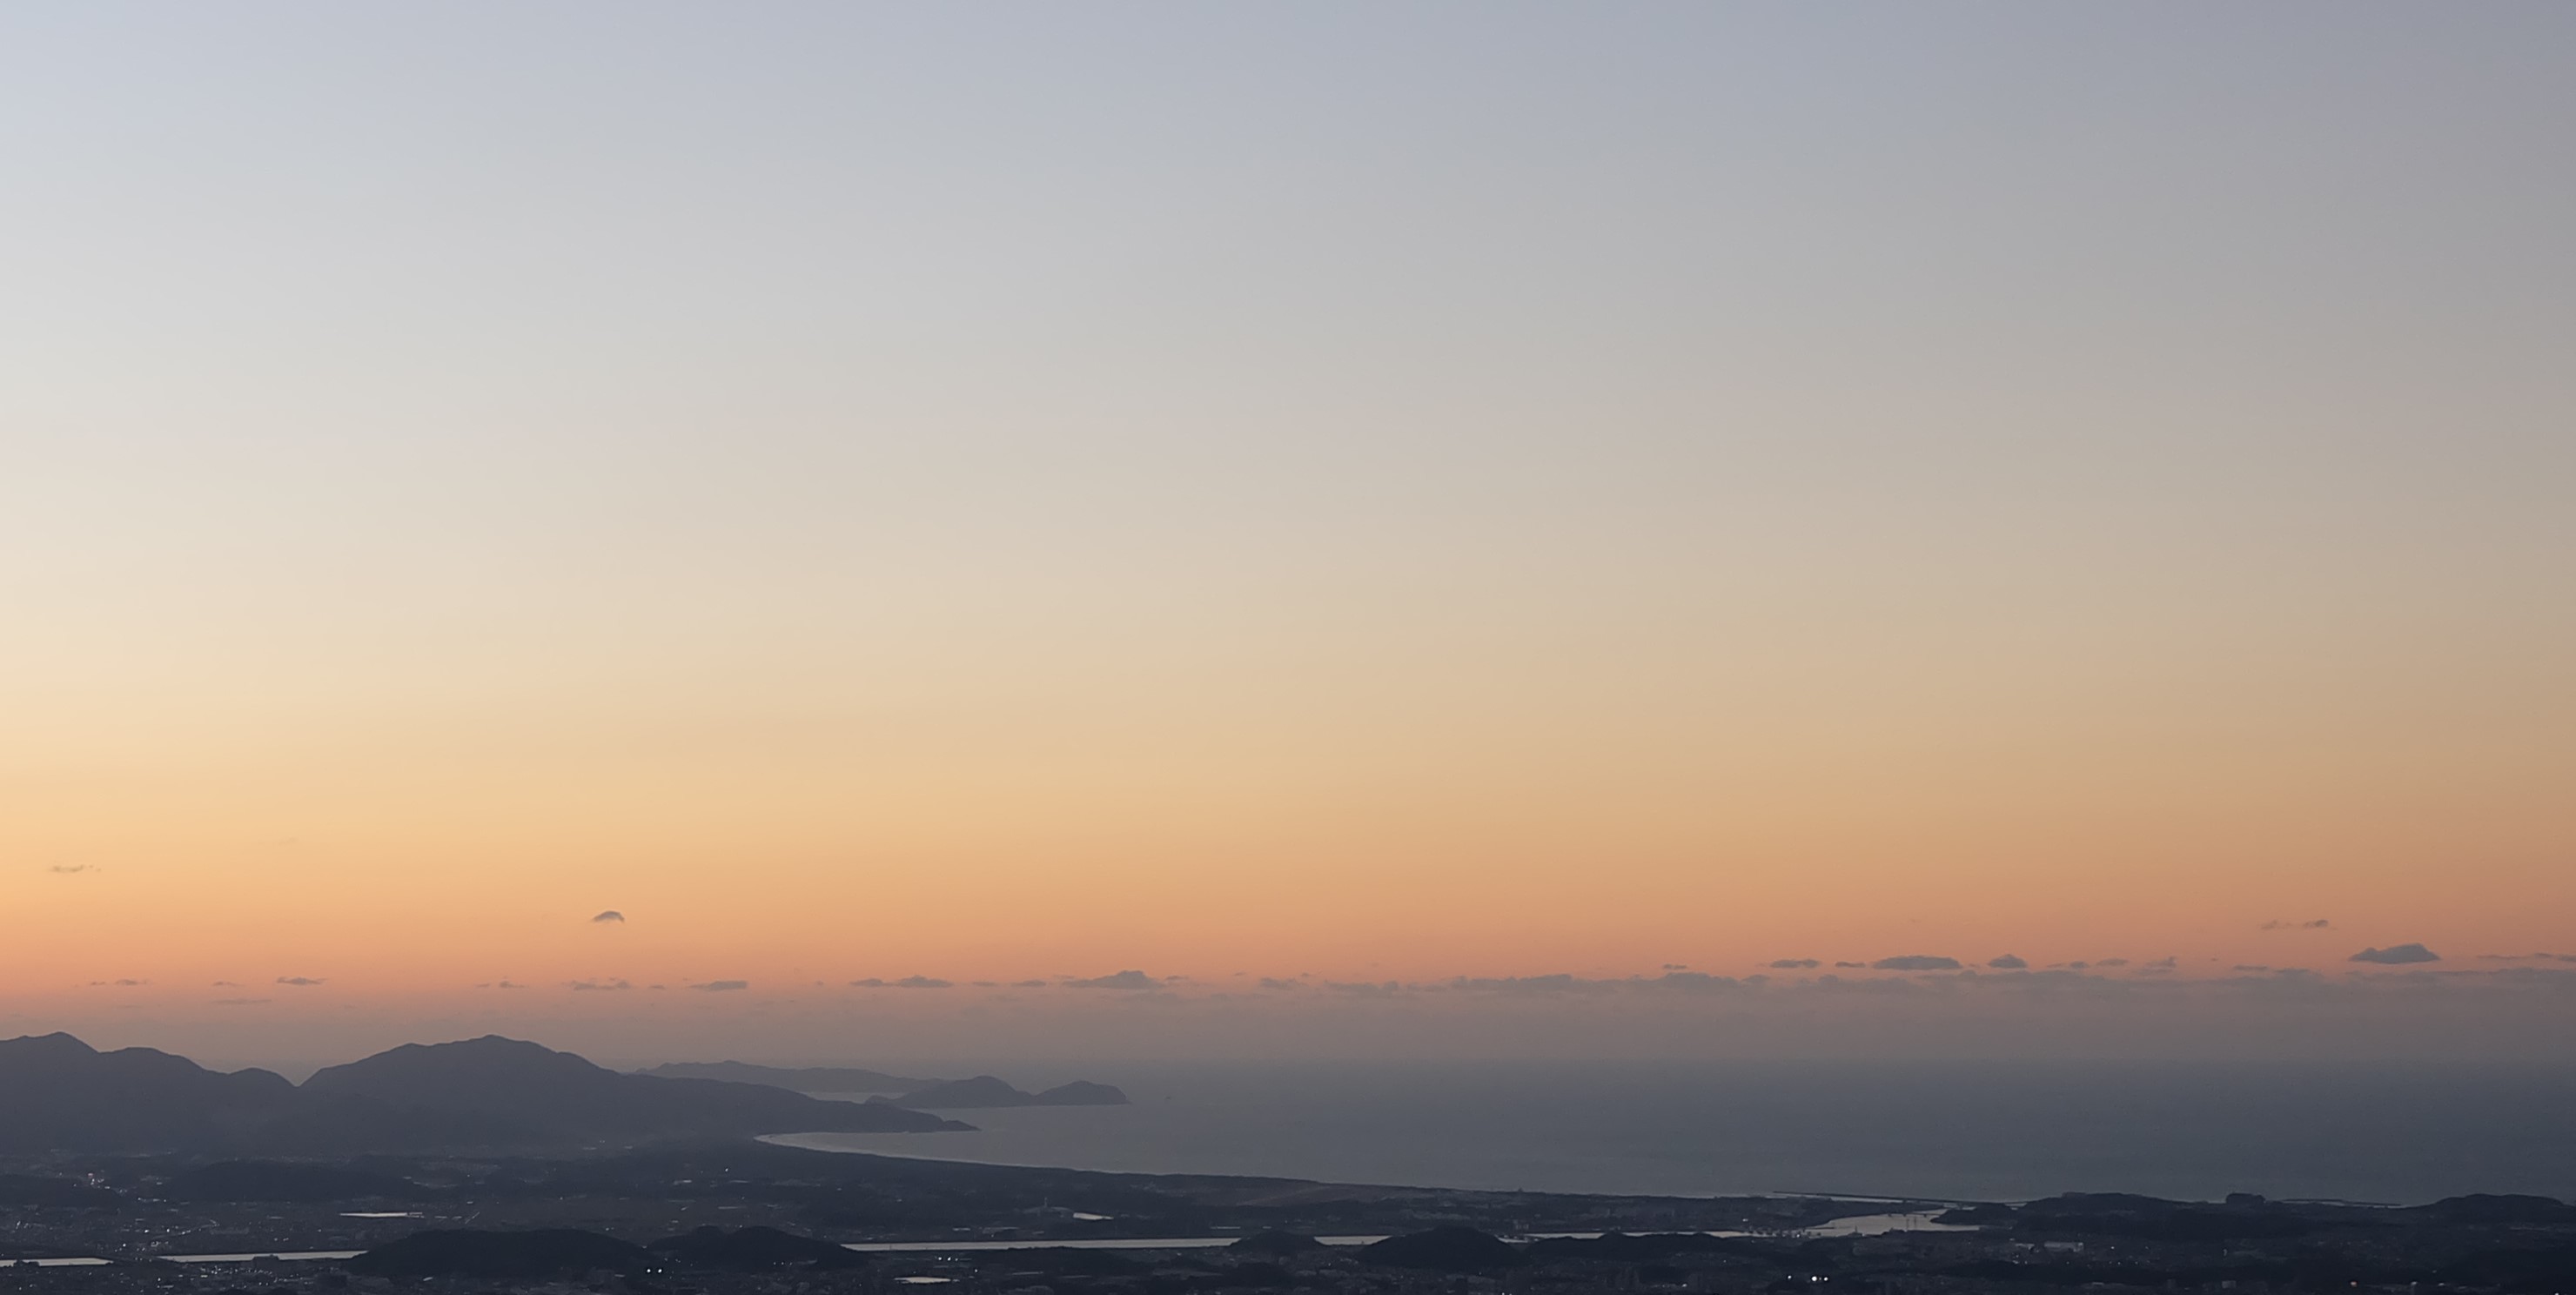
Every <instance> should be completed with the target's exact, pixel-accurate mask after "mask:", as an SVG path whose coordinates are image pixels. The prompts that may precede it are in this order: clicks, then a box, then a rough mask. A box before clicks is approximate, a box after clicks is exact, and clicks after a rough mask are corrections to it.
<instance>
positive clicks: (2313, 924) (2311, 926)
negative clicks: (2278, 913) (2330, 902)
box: [2262, 917, 2334, 931]
mask: <svg viewBox="0 0 2576 1295" xmlns="http://www.w3.org/2000/svg"><path fill="white" fill-rule="evenodd" d="M2262 929H2264V930H2266V931H2328V930H2332V929H2334V923H2332V922H2329V921H2327V920H2326V919H2324V918H2322V917H2320V918H2316V919H2314V920H2312V921H2306V922H2283V921H2278V920H2274V921H2270V922H2265V923H2264V924H2263V927H2262Z"/></svg>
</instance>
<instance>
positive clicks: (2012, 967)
mask: <svg viewBox="0 0 2576 1295" xmlns="http://www.w3.org/2000/svg"><path fill="white" fill-rule="evenodd" d="M1986 965H1987V966H1989V967H1992V968H1994V969H1995V970H1997V971H2019V970H2021V969H2023V968H2024V967H2027V966H2029V965H2030V963H2029V962H2028V961H2026V960H2024V959H2022V958H2019V957H2016V956H2014V955H2012V954H2009V953H2007V954H2004V955H2002V956H2001V957H1994V958H1988V959H1986Z"/></svg>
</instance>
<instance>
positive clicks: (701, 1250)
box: [652, 1226, 868, 1272]
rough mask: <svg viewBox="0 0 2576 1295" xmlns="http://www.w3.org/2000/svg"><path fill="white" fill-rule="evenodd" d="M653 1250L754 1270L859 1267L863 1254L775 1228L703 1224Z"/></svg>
mask: <svg viewBox="0 0 2576 1295" xmlns="http://www.w3.org/2000/svg"><path fill="white" fill-rule="evenodd" d="M652 1248H653V1250H654V1251H655V1252H656V1253H658V1254H661V1255H664V1256H667V1257H668V1258H669V1259H670V1260H671V1261H672V1262H673V1263H676V1264H680V1265H682V1266H685V1267H689V1268H722V1269H726V1270H728V1271H733V1272H757V1271H760V1270H763V1269H770V1268H862V1267H865V1266H866V1265H867V1262H868V1259H867V1256H866V1255H863V1254H860V1253H858V1252H857V1251H855V1250H849V1249H845V1248H843V1247H841V1246H838V1245H835V1244H833V1243H832V1242H829V1241H824V1240H820V1239H817V1238H814V1237H800V1236H798V1235H796V1234H795V1233H793V1232H781V1231H779V1230H778V1229H776V1228H765V1227H748V1228H738V1229H736V1230H734V1231H732V1232H727V1231H725V1230H724V1229H723V1228H720V1227H713V1226H709V1227H702V1228H699V1229H697V1230H695V1231H693V1232H688V1233H685V1234H683V1235H680V1236H676V1237H666V1238H664V1239H662V1240H660V1241H656V1242H654V1243H653V1247H652Z"/></svg>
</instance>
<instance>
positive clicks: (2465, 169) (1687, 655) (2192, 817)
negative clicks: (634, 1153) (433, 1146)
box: [0, 3, 2576, 1061]
mask: <svg viewBox="0 0 2576 1295" xmlns="http://www.w3.org/2000/svg"><path fill="white" fill-rule="evenodd" d="M2571 49H2576V10H2571V9H2569V8H2567V7H2564V6H2550V5H2536V4H2534V5H2512V4H2497V5H2487V6H2477V7H2473V8H2465V9H2464V8H2459V7H2433V6H2421V5H2392V4H2369V3H2365V4H2340V3H2338V4H2296V3H2292V4H2279V5H2267V6H2259V7H2212V6H2197V7H2183V8H2175V7H2170V6H2154V5H2145V4H2128V5H2094V6H2077V7H2068V6H2058V5H2047V4H2036V3H2031V4H1993V5H1981V6H1973V7H1970V6H1960V7H1943V8H1934V7H1925V6H1898V5H1875V6H1873V5H1860V6H1843V7H1816V6H1802V5H1788V4H1768V5H1766V4H1752V5H1738V6H1679V5H1659V4H1628V3H1606V4H1586V5H1555V6H1546V5H1524V4H1508V3H1500V4H1498V3H1479V4H1436V3H1424V4H1415V5H1406V6H1383V5H1370V4H1362V3H1318V4H1298V5H1287V4H1249V5H1229V6H1198V7H1183V6H1172V5H1146V4H1126V5H1117V4H1105V5H1097V6H1083V7H1079V8H1077V7H1070V6H1066V7H1039V6H1008V5H994V4H977V3H969V4H948V5H937V6H901V7H897V6H881V7H863V6H847V5H833V4H792V3H780V4H772V5H764V6H760V7H757V8H754V9H744V8H741V7H710V6H690V5H672V4H654V3H641V4H638V3H619V4H614V5H610V4H596V3H589V4H586V3H565V4H558V5H549V6H545V7H542V8H534V9H532V8H529V7H526V6H516V5H504V4H495V3H458V4H445V5H439V6H434V7H419V6H415V7H347V6H326V5H319V4H293V3H281V4H274V5H266V6H258V7H251V8H237V7H232V8H210V7H202V6H180V5H132V4H117V3H105V4H84V5H79V6H70V5H61V6H39V7H19V8H16V9H13V10H11V11H9V12H8V13H6V14H0V174H5V175H6V176H8V181H7V183H6V185H5V187H0V608H5V613H0V615H5V621H0V926H5V928H6V931H7V935H6V938H5V939H0V1033H16V1032H19V1031H20V1030H27V1031H37V1030H45V1029H54V1028H67V1029H73V1030H75V1031H76V1032H80V1033H82V1034H84V1036H85V1037H93V1038H95V1039H97V1040H99V1041H101V1042H109V1041H113V1042H120V1043H160V1044H162V1045H164V1046H176V1045H177V1044H186V1045H188V1046H193V1047H199V1048H201V1049H211V1050H217V1051H222V1052H223V1055H227V1056H232V1057H237V1058H242V1059H245V1060H248V1059H260V1058H264V1057H270V1056H280V1057H323V1058H333V1059H336V1058H337V1057H339V1056H340V1055H342V1054H346V1053H351V1052H353V1051H354V1050H357V1049H361V1048H363V1047H370V1046H382V1045H384V1044H388V1043H392V1042H399V1041H402V1040H404V1039H406V1038H413V1037H423V1036H426V1035H436V1034H442V1033H445V1034H455V1033H480V1032H482V1030H483V1029H484V1028H487V1027H490V1028H503V1029H505V1030H506V1031H508V1032H518V1033H526V1034H530V1035H531V1036H533V1037H540V1038H542V1039H549V1040H558V1039H559V1040H570V1041H576V1042H583V1043H584V1044H585V1046H596V1047H601V1048H607V1049H610V1050H613V1051H617V1052H619V1053H620V1055H623V1056H629V1057H633V1058H636V1059H642V1060H651V1059H664V1058H668V1057H673V1056H695V1055H699V1054H702V1053H704V1052H705V1051H707V1050H710V1049H714V1048H718V1047H721V1048H723V1049H725V1050H729V1051H731V1052H734V1053H738V1054H742V1055H747V1056H759V1057H774V1058H788V1057H794V1058H800V1059H809V1060H853V1061H864V1060H867V1059H869V1058H871V1057H876V1056H881V1055H884V1054H887V1053H889V1052H893V1053H902V1054H913V1055H918V1054H922V1053H925V1052H941V1051H944V1052H947V1053H951V1054H964V1053H974V1052H978V1051H982V1052H985V1053H988V1054H1001V1055H1038V1054H1040V1053H1042V1052H1048V1051H1050V1050H1052V1051H1057V1052H1062V1051H1066V1050H1080V1049H1083V1048H1093V1049H1107V1048H1117V1049H1127V1050H1133V1051H1149V1052H1154V1053H1156V1054H1158V1055H1187V1054H1191V1053H1193V1052H1195V1051H1228V1050H1233V1051H1242V1050H1247V1049H1249V1050H1256V1051H1257V1050H1260V1049H1264V1048H1269V1049H1297V1050H1303V1051H1321V1052H1344V1053H1351V1054H1355V1055H1376V1054H1379V1053H1403V1052H1407V1051H1409V1050H1432V1051H1442V1052H1449V1053H1461V1054H1478V1053H1495V1052H1508V1051H1511V1050H1515V1049H1538V1050H1546V1049H1550V1048H1577V1047H1579V1048H1582V1049H1590V1050H1596V1051H1600V1052H1609V1053H1616V1052H1620V1051H1641V1050H1642V1051H1656V1050H1664V1049H1674V1048H1679V1049H1683V1050H1694V1049H1698V1050H1716V1051H1725V1050H1728V1049H1734V1050H1737V1051H1744V1052H1756V1053H1769V1052H1779V1051H1790V1052H1795V1051H1799V1050H1809V1051H1813V1050H1816V1049H1828V1050H1830V1049H1834V1048H1842V1047H1846V1046H1848V1044H1847V1040H1848V1038H1849V1036H1850V1033H1851V1025H1852V1022H1853V1021H1855V1020H1859V1019H1862V1018H1861V1017H1853V1016H1851V1015H1849V1013H1850V1012H1855V1011H1859V1012H1863V1014H1864V1016H1865V1017H1866V1019H1867V1020H1869V1021H1871V1022H1873V1023H1874V1024H1872V1026H1871V1034H1872V1037H1873V1038H1876V1039H1879V1040H1882V1041H1883V1044H1884V1046H1887V1047H1910V1046H1918V1044H1908V1043H1905V1042H1903V1040H1904V1039H1908V1038H1913V1039H1917V1040H1918V1043H1919V1046H1921V1047H1939V1046H1948V1045H1946V1044H1943V1043H1941V1040H1944V1039H1950V1040H1957V1039H1962V1038H1975V1039H1978V1040H1980V1041H1981V1043H1980V1046H1990V1047H1993V1048H1998V1049H2003V1050H2012V1049H2017V1048H2025V1049H2039V1050H2045V1049H2048V1048H2052V1047H2057V1046H2060V1041H2063V1040H2065V1039H2067V1038H2069V1037H2073V1036H2071V1035H2070V1033H2069V1031H2073V1032H2074V1034H2075V1035H2084V1031H2086V1030H2088V1029H2089V1030H2092V1031H2094V1032H2095V1033H2097V1034H2099V1035H2101V1036H2102V1037H2103V1038H2105V1039H2112V1038H2117V1039H2122V1040H2128V1041H2129V1042H2128V1044H2126V1045H2125V1046H2139V1045H2138V1044H2137V1042H2136V1041H2137V1040H2141V1039H2144V1040H2149V1041H2151V1042H2152V1043H2153V1046H2156V1047H2163V1048H2174V1049H2186V1050H2189V1049H2198V1050H2202V1051H2208V1052H2213V1053H2218V1054H2228V1055H2233V1054H2235V1053H2237V1052H2242V1051H2246V1050H2249V1049H2250V1050H2257V1051H2259V1050H2261V1049H2263V1048H2278V1047H2286V1046H2293V1044H2291V1043H2285V1042H2283V1041H2284V1040H2295V1041H2297V1042H2296V1044H2295V1046H2302V1047H2304V1046H2310V1045H2315V1046H2326V1044H2327V1043H2332V1044H2334V1046H2342V1047H2350V1048H2359V1049H2365V1050H2366V1049H2368V1048H2370V1047H2377V1046H2387V1047H2392V1048H2401V1049H2416V1050H2426V1051H2443V1052H2467V1053H2478V1054H2483V1053H2485V1052H2489V1051H2493V1052H2498V1053H2499V1054H2501V1053H2510V1052H2517V1051H2518V1050H2519V1051H2527V1050H2529V1049H2530V1048H2533V1047H2538V1046H2542V1045H2541V1044H2539V1043H2536V1042H2534V1040H2535V1039H2538V1038H2543V1037H2546V1036H2547V1035H2549V1033H2550V1032H2551V1031H2554V1030H2558V1029H2561V1028H2562V1027H2566V1026H2576V961H2570V960H2569V959H2568V958H2567V957H2566V956H2565V955H2570V954H2576V800H2571V798H2570V796H2569V795H2568V788H2569V786H2570V785H2571V783H2576V672H2571V671H2570V670H2569V669H2568V667H2567V663H2568V662H2570V661H2571V660H2576V599H2571V598H2570V597H2569V596H2568V591H2569V590H2571V589H2576V507H2571V506H2570V501H2571V499H2576V431H2571V428H2576V366H2571V365H2570V364H2568V363H2567V357H2568V355H2569V354H2571V352H2576V240H2570V239H2568V238H2567V237H2566V231H2567V230H2569V229H2576V168H2570V167H2569V166H2567V165H2566V164H2565V140H2566V137H2567V133H2568V130H2569V128H2570V126H2571V125H2576V76H2571V75H2569V51H2570V50H2571ZM611 913H613V914H615V915H616V916H615V917H614V918H612V919H607V920H601V918H602V915H604V914H611ZM2390 950H2399V951H2400V952H2397V953H2393V954H2392V953H2389V952H2388V951H2390ZM2374 951H2375V952H2374ZM2417 953H2421V954H2422V955H2424V956H2422V957H2420V958H2419V957H2417V956H2416V955H2417ZM2364 954H2368V957H2367V958H2365V959H2364V960H2362V961H2358V962H2357V961H2355V960H2354V959H2355V958H2356V956H2358V955H2364ZM2542 955H2549V956H2542ZM1908 958H1913V959H1921V960H1924V961H1921V962H1918V963H1901V962H1900V963H1898V964H1893V965H1889V966H1884V967H1882V966H1878V965H1876V964H1879V963H1881V962H1883V961H1886V960H1889V959H1900V960H1901V959H1908ZM1811 960H1812V961H1813V963H1814V964H1815V965H1813V966H1806V965H1801V964H1804V963H1807V962H1809V961H1811ZM1998 960H2004V961H2002V962H2001V963H2000V965H1990V964H1995V963H1997V961H1998ZM2167 960H2170V961H2167ZM1944 962H1949V963H1955V964H1957V966H1956V967H1955V968H1954V967H1950V966H1944V965H1941V964H1942V963H1944ZM1846 963H1849V964H1858V965H1852V966H1844V965H1841V964H1846ZM2014 963H2019V964H2022V965H2020V966H2015V965H2013V964H2014ZM2079 964H2081V965H2079ZM1122 973H1132V974H1133V976H1134V977H1135V978H1134V979H1133V980H1127V979H1119V977H1121V975H1122ZM906 977H920V978H925V979H931V980H943V981H947V982H949V983H948V984H947V985H945V986H926V987H922V989H921V990H914V989H906V988H900V987H898V986H897V985H896V984H895V983H894V982H898V981H901V980H903V979H904V978H906ZM2050 977H2056V979H2054V980H2051V979H2048V978H2050ZM869 981H877V982H884V983H881V984H869V983H865V982H869ZM1083 981H1100V982H1102V983H1100V984H1098V985H1095V986H1089V987H1087V988H1088V990H1089V992H1082V991H1080V990H1078V989H1077V988H1076V986H1077V984H1078V982H1083ZM1265 981H1268V982H1274V986H1275V987H1273V988H1267V989H1265V988H1262V984H1263V982H1265ZM2282 981H2289V982H2297V983H2296V984H2295V985H2292V986H2291V990H2295V992H2291V991H2290V990H2283V989H2281V987H2280V985H2279V984H2277V983H2276V982H2282ZM979 982H983V983H979ZM2311 982H2313V983H2311ZM505 986H506V988H505ZM585 986H587V987H588V988H585ZM616 986H625V988H623V989H619V988H615V987H616ZM736 986H738V987H736ZM1331 986H1343V988H1339V989H1336V988H1331ZM1353 986H1372V987H1374V988H1372V989H1365V990H1363V989H1357V988H1351V987H1353ZM2070 987H2071V988H2070ZM929 989H935V990H936V991H937V992H925V991H926V990H929ZM2060 991H2063V992H2060ZM1844 1003H1860V1004H1862V1005H1863V1006H1861V1007H1847V1006H1838V1005H1837V1004H1844ZM1605 1004H1618V1005H1619V1006H1617V1007H1616V1008H1615V1010H1613V1009H1612V1008H1610V1007H1606V1006H1604V1005H1605ZM2118 1004H2126V1006H2117V1005H2118ZM2463 1004H2473V1006H2464V1005H2463ZM1961 1031H1965V1033H1961ZM2463 1031H2465V1033H2463ZM2569 1034H2570V1035H2571V1036H2576V1031H2569ZM2084 1037H2092V1036H2091V1035H2084ZM2265 1040H2269V1041H2270V1042H2265ZM2067 1046H2092V1045H2067ZM2101 1046H2106V1047H2107V1046H2111V1045H2110V1044H2109V1043H2103V1044H2101ZM2568 1046H2576V1045H2568ZM225 1050H229V1051H225Z"/></svg>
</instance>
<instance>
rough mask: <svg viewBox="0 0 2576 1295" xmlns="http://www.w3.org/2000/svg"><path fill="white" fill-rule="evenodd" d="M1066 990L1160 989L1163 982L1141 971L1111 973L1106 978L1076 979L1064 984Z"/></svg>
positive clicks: (1089, 977)
mask: <svg viewBox="0 0 2576 1295" xmlns="http://www.w3.org/2000/svg"><path fill="white" fill-rule="evenodd" d="M1064 987H1065V988H1067V989H1160V988H1162V987H1163V982H1162V981H1159V980H1156V979H1155V978H1153V977H1152V976H1148V975H1146V974H1145V973H1144V972H1141V971H1120V972H1113V973H1111V974H1109V975H1106V976H1088V977H1076V978H1074V979H1071V980H1067V981H1065V982H1064Z"/></svg>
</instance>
